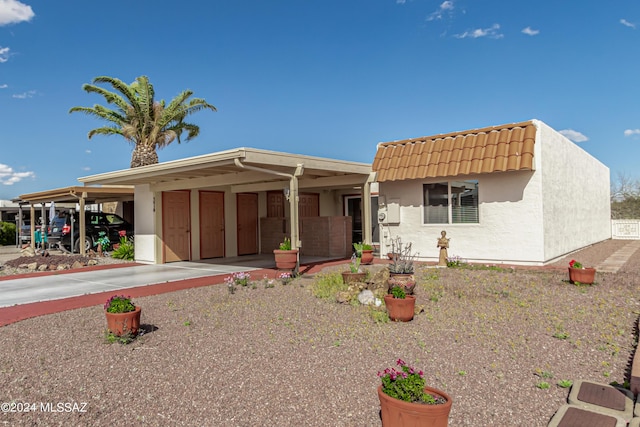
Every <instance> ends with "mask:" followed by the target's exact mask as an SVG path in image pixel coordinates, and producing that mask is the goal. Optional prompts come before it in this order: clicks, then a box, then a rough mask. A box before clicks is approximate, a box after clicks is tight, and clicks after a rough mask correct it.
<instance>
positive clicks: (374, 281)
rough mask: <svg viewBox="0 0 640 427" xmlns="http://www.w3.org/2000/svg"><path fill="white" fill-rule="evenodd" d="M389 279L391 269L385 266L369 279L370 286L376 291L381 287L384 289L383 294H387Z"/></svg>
mask: <svg viewBox="0 0 640 427" xmlns="http://www.w3.org/2000/svg"><path fill="white" fill-rule="evenodd" d="M387 280H389V269H387V268H383V269H382V270H380V271H378V272H377V273H376V274H374V275H373V277H372V278H371V279H370V280H369V286H368V288H369V289H371V290H372V291H374V292H375V291H376V290H378V289H380V290H382V293H383V294H386V293H387Z"/></svg>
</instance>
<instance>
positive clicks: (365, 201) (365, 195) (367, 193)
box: [362, 172, 377, 245]
mask: <svg viewBox="0 0 640 427" xmlns="http://www.w3.org/2000/svg"><path fill="white" fill-rule="evenodd" d="M376 174H377V173H376V172H371V173H370V174H369V177H368V178H367V181H366V182H365V183H364V185H363V186H362V228H363V230H362V231H363V233H362V239H363V242H364V243H367V244H369V245H371V244H373V234H372V232H371V229H372V227H371V184H372V183H373V182H375V181H376Z"/></svg>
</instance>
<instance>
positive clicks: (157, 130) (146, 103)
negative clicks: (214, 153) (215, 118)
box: [69, 76, 216, 168]
mask: <svg viewBox="0 0 640 427" xmlns="http://www.w3.org/2000/svg"><path fill="white" fill-rule="evenodd" d="M96 83H108V84H110V85H111V86H112V87H113V88H114V89H115V90H116V91H117V92H119V93H115V92H110V91H108V90H106V89H104V88H102V87H100V86H96ZM82 89H84V90H85V91H87V92H88V93H91V92H94V93H97V94H100V95H102V96H103V97H104V98H105V99H106V101H107V103H109V104H115V105H116V107H117V108H116V109H114V110H111V109H109V108H107V107H104V106H102V105H97V104H96V105H94V106H93V107H73V108H71V109H70V110H69V113H73V112H76V111H80V112H83V113H85V114H89V115H91V116H94V117H98V118H100V119H102V120H105V121H107V122H110V125H108V126H103V127H99V128H96V129H92V130H91V131H89V134H88V137H89V139H91V137H93V136H94V135H122V136H123V137H124V138H125V139H126V140H127V141H129V142H130V143H132V144H133V145H134V148H133V153H132V154H131V167H132V168H135V167H138V166H145V165H152V164H156V163H158V153H157V151H156V150H158V149H160V148H162V147H165V146H167V145H169V144H171V143H172V142H173V141H175V140H177V141H178V143H180V136H181V135H182V132H183V131H186V132H187V139H186V140H185V142H186V141H189V140H190V139H192V138H195V137H196V136H198V134H199V133H200V128H199V127H198V126H196V125H194V124H192V123H186V122H185V121H184V119H185V118H186V117H187V116H188V115H190V114H193V113H195V112H196V111H200V110H202V109H205V108H208V109H210V110H212V111H216V107H214V106H213V105H211V104H208V103H207V102H206V101H205V100H204V99H201V98H193V99H191V100H189V97H191V95H193V92H192V91H190V90H185V91H183V92H182V93H180V94H179V95H178V96H176V97H175V98H173V99H172V100H171V102H170V103H169V105H165V102H164V100H161V101H156V100H155V99H154V91H153V85H152V84H151V83H149V78H148V77H147V76H140V77H138V78H136V81H135V82H133V83H131V84H130V85H128V84H126V83H124V82H123V81H121V80H119V79H117V78H114V77H107V76H101V77H96V78H95V79H93V84H85V85H83V86H82Z"/></svg>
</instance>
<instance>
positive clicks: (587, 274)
mask: <svg viewBox="0 0 640 427" xmlns="http://www.w3.org/2000/svg"><path fill="white" fill-rule="evenodd" d="M595 277H596V269H595V268H572V267H569V280H570V281H571V283H576V282H579V283H583V284H585V285H591V284H592V283H593V281H594V279H595Z"/></svg>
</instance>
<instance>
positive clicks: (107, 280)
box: [0, 262, 257, 308]
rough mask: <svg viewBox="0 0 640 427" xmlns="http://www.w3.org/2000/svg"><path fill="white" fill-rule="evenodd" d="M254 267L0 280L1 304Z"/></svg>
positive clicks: (149, 268)
mask: <svg viewBox="0 0 640 427" xmlns="http://www.w3.org/2000/svg"><path fill="white" fill-rule="evenodd" d="M252 270H257V268H252V267H247V266H235V265H219V264H205V263H195V262H175V263H171V264H153V265H139V264H137V265H134V266H127V267H119V268H107V269H101V270H92V269H88V270H84V269H83V270H81V271H78V272H73V273H67V274H52V275H50V274H47V275H39V276H36V277H33V276H32V277H24V278H22V277H21V278H16V279H9V280H2V281H0V308H1V307H10V306H13V305H17V304H28V303H34V302H40V301H50V300H56V299H62V298H69V297H75V296H80V295H86V294H94V293H100V292H117V291H120V290H122V289H129V288H136V287H139V286H149V285H154V284H159V283H168V282H173V281H178V280H187V279H194V278H199V277H207V276H218V275H224V276H228V275H230V274H232V273H234V272H238V271H252Z"/></svg>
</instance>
